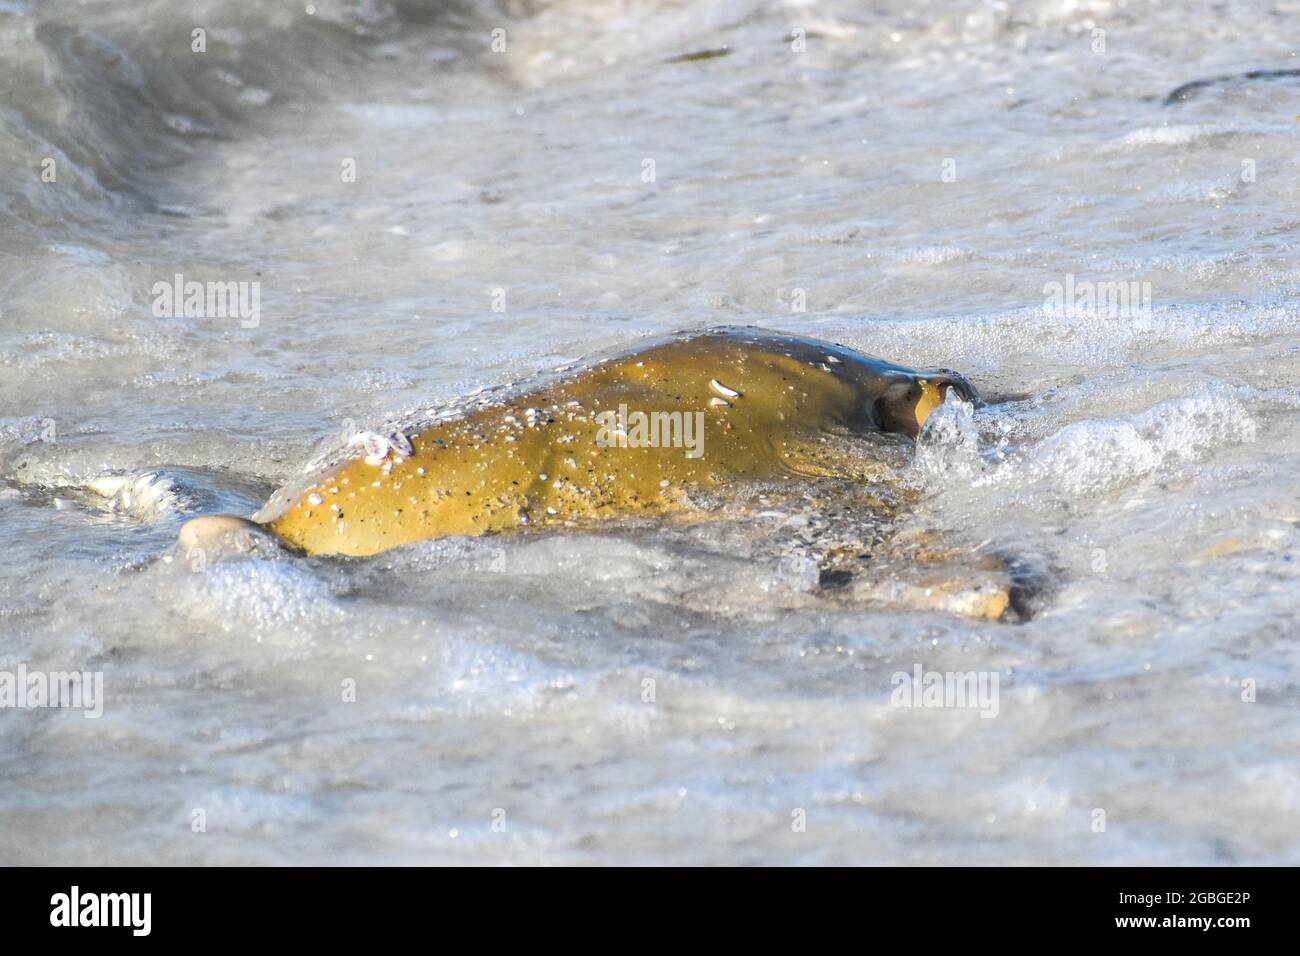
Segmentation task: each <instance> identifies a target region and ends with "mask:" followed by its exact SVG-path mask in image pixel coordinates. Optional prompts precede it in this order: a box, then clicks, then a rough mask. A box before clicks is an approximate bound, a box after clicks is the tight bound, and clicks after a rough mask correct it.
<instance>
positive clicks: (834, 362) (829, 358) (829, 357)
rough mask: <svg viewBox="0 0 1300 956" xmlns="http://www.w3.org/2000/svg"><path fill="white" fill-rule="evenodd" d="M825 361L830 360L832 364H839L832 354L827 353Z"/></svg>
mask: <svg viewBox="0 0 1300 956" xmlns="http://www.w3.org/2000/svg"><path fill="white" fill-rule="evenodd" d="M826 361H828V362H830V363H831V364H832V365H839V364H840V360H839V359H837V358H836V357H835V356H834V355H828V356H826Z"/></svg>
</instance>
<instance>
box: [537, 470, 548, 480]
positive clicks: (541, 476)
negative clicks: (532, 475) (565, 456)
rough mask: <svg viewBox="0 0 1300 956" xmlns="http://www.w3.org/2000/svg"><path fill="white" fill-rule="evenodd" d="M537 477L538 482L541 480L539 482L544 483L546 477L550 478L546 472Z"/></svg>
mask: <svg viewBox="0 0 1300 956" xmlns="http://www.w3.org/2000/svg"><path fill="white" fill-rule="evenodd" d="M537 477H538V479H539V480H541V481H545V480H546V479H547V478H548V477H550V476H549V475H547V474H546V472H542V473H541V474H540V475H538V476H537Z"/></svg>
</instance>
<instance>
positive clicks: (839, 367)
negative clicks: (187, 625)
mask: <svg viewBox="0 0 1300 956" xmlns="http://www.w3.org/2000/svg"><path fill="white" fill-rule="evenodd" d="M949 388H956V389H958V390H959V392H960V393H961V394H962V395H963V396H964V397H965V398H967V399H968V400H973V399H974V397H975V394H974V390H973V388H972V387H971V386H970V384H969V383H968V382H966V380H965V379H963V378H962V377H961V376H959V375H957V374H956V373H955V372H951V371H948V370H943V369H931V370H916V369H910V368H906V367H904V366H901V365H895V364H893V363H890V362H886V361H882V360H879V359H874V358H870V357H868V356H866V355H863V354H861V353H859V352H856V351H854V350H852V349H849V348H846V347H844V346H841V345H835V344H832V343H828V342H822V341H818V340H815V339H809V338H801V337H796V336H788V335H780V334H776V333H772V332H766V331H763V330H761V329H754V328H721V329H712V330H709V331H706V332H699V333H691V334H681V335H676V336H671V337H668V338H664V339H658V340H654V341H651V342H649V343H646V344H643V345H641V346H639V347H637V348H635V349H633V350H631V351H627V352H624V353H622V354H619V355H616V356H614V357H612V358H608V359H606V360H603V361H599V362H597V363H595V364H592V365H590V366H588V367H586V368H584V369H582V370H580V371H577V372H575V373H573V374H571V375H570V376H568V377H564V378H561V379H559V380H557V381H555V382H552V383H549V384H546V385H543V386H539V387H537V388H535V389H532V390H529V391H526V392H524V393H523V394H520V395H517V396H516V397H513V398H507V399H503V400H501V401H499V402H494V403H492V404H490V405H487V406H481V407H477V408H473V409H470V410H467V411H465V412H464V413H463V414H461V415H459V416H458V417H454V418H451V419H449V420H445V421H440V422H436V423H433V424H430V425H427V426H424V427H421V428H415V429H411V430H410V431H409V432H405V433H395V434H391V435H387V436H380V435H367V436H362V439H361V441H360V443H359V444H358V446H357V448H356V453H355V455H354V456H353V457H351V458H350V459H348V460H345V461H343V462H342V463H340V464H337V465H334V466H331V467H327V468H325V469H323V470H322V471H321V472H320V473H318V474H315V475H312V476H310V477H309V479H308V480H307V481H305V482H303V483H300V484H298V485H296V486H293V487H290V488H285V489H281V490H280V491H279V492H277V493H276V494H275V495H274V496H273V497H272V499H271V500H270V501H269V502H268V503H267V505H266V506H265V507H264V508H263V509H262V510H261V511H259V512H258V513H257V514H256V515H254V519H253V522H251V523H250V522H247V521H244V520H243V519H233V518H211V517H210V518H200V519H196V520H195V521H194V522H191V523H190V524H189V525H187V526H186V528H185V529H184V531H183V533H182V538H183V541H185V542H186V543H187V544H189V545H190V546H193V545H195V544H200V543H202V541H203V539H204V538H205V537H206V536H208V535H209V534H211V533H214V532H218V531H229V530H231V529H232V528H239V529H243V530H245V531H261V530H265V531H269V532H270V533H271V534H273V535H274V536H275V537H276V538H278V539H279V540H280V541H281V542H284V543H286V544H288V545H290V546H291V547H294V548H296V549H298V550H301V551H303V552H306V553H308V554H347V555H368V554H375V553H378V552H380V551H383V550H385V549H387V548H391V547H394V546H397V545H401V544H404V543H407V542H410V541H415V540H418V539H422V538H436V537H441V536H444V535H453V534H461V535H481V534H492V533H499V532H504V531H511V530H516V529H520V528H542V527H546V526H548V525H556V524H562V525H570V526H571V525H574V524H577V523H584V522H591V521H599V520H601V519H604V518H614V517H627V516H631V515H636V514H646V515H655V514H668V513H676V512H680V511H682V510H684V509H687V508H689V507H690V504H689V501H688V497H689V493H690V492H691V491H692V490H694V489H709V488H719V487H722V486H726V485H727V484H729V483H732V482H736V481H738V480H743V479H776V478H781V477H795V476H812V475H825V474H833V475H840V476H843V477H853V476H858V475H862V476H866V475H870V474H871V473H872V466H873V462H871V461H870V460H863V459H860V458H859V459H856V460H850V459H848V458H847V457H846V456H845V455H843V454H839V453H836V452H834V451H831V450H830V448H831V446H830V445H828V444H827V442H826V438H827V436H832V435H835V434H864V433H898V434H902V435H910V436H915V435H916V434H917V432H918V431H919V429H920V428H921V426H922V425H923V424H924V422H925V419H926V417H927V416H928V415H929V414H930V412H931V411H932V410H933V409H934V408H935V407H937V406H938V405H939V404H941V403H942V401H943V399H944V395H945V393H946V391H947V390H948V389H949Z"/></svg>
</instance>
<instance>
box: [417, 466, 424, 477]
mask: <svg viewBox="0 0 1300 956" xmlns="http://www.w3.org/2000/svg"><path fill="white" fill-rule="evenodd" d="M415 473H416V474H417V475H422V474H424V466H423V465H421V466H420V467H419V468H416V469H415Z"/></svg>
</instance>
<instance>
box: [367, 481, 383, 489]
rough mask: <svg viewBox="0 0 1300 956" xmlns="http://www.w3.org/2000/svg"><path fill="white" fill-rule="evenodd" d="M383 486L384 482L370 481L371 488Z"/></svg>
mask: <svg viewBox="0 0 1300 956" xmlns="http://www.w3.org/2000/svg"><path fill="white" fill-rule="evenodd" d="M383 486H384V483H383V482H382V481H372V482H371V483H370V487H371V488H382V487H383Z"/></svg>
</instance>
